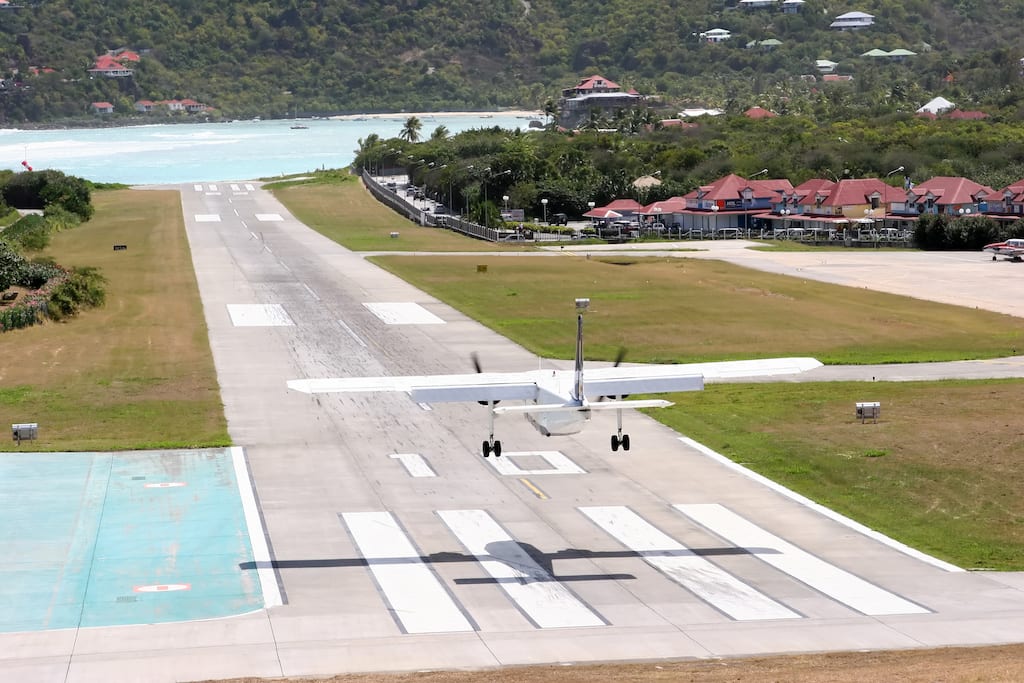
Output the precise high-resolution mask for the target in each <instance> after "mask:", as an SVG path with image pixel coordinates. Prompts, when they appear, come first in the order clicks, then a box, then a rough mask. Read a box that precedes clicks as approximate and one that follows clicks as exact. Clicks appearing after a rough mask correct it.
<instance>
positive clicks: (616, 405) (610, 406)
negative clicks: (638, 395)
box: [587, 398, 675, 410]
mask: <svg viewBox="0 0 1024 683" xmlns="http://www.w3.org/2000/svg"><path fill="white" fill-rule="evenodd" d="M671 405H675V404H674V403H672V401H666V400H664V399H660V398H650V399H637V400H634V401H601V402H600V403H591V404H589V405H588V406H587V407H588V408H590V409H591V410H624V409H625V410H632V409H635V408H668V407H669V406H671Z"/></svg>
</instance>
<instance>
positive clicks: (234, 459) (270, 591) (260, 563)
mask: <svg viewBox="0 0 1024 683" xmlns="http://www.w3.org/2000/svg"><path fill="white" fill-rule="evenodd" d="M231 464H232V465H233V466H234V469H235V482H236V483H237V484H238V494H239V497H240V498H241V499H242V513H243V514H244V515H245V527H246V530H247V531H248V532H249V543H250V544H252V559H253V560H254V561H255V563H256V567H257V569H256V575H257V576H258V577H259V580H260V590H262V591H263V606H264V607H277V606H278V605H280V604H282V602H283V601H282V599H281V589H280V587H279V586H278V585H277V576H276V575H275V574H274V570H273V569H272V568H271V566H270V562H271V558H270V547H269V546H268V545H267V535H266V531H265V530H264V528H263V520H261V519H260V509H259V507H258V506H257V505H256V495H255V494H254V493H253V490H252V482H250V481H249V466H248V465H247V464H246V462H245V453H244V452H243V451H242V449H241V448H240V447H239V446H232V447H231Z"/></svg>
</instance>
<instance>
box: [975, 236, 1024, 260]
mask: <svg viewBox="0 0 1024 683" xmlns="http://www.w3.org/2000/svg"><path fill="white" fill-rule="evenodd" d="M982 251H991V252H992V260H993V261H995V260H996V257H997V256H1005V257H1006V258H1007V259H1008V260H1010V261H1020V260H1021V257H1022V256H1024V239H1016V238H1015V239H1008V240H1006V241H1005V242H993V243H992V244H986V245H985V246H984V247H982Z"/></svg>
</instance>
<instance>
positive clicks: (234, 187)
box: [231, 183, 238, 192]
mask: <svg viewBox="0 0 1024 683" xmlns="http://www.w3.org/2000/svg"><path fill="white" fill-rule="evenodd" d="M231 190H232V191H233V192H238V184H237V183H231Z"/></svg>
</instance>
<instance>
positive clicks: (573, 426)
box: [526, 408, 590, 436]
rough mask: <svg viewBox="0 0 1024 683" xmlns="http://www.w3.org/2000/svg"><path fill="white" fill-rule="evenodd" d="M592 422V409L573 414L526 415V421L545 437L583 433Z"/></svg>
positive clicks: (584, 409)
mask: <svg viewBox="0 0 1024 683" xmlns="http://www.w3.org/2000/svg"><path fill="white" fill-rule="evenodd" d="M589 420H590V409H588V408H581V409H580V410H577V411H573V412H558V413H526V421H527V422H529V423H530V424H531V425H533V428H534V429H536V430H537V431H538V432H540V433H541V434H543V435H544V436H568V435H569V434H578V433H579V432H581V431H583V427H584V426H585V425H586V424H587V422H588V421H589Z"/></svg>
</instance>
